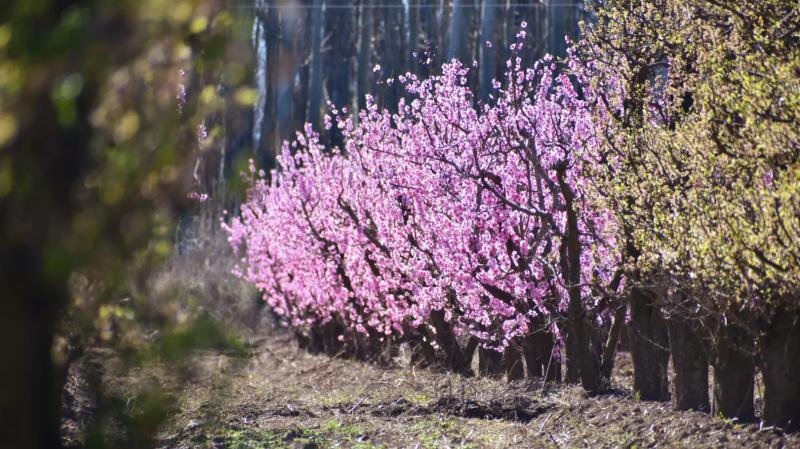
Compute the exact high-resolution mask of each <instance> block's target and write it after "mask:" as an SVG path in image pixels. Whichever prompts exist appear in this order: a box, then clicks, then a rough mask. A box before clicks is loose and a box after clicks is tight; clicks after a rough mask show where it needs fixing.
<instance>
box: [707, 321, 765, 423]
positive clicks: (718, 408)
mask: <svg viewBox="0 0 800 449" xmlns="http://www.w3.org/2000/svg"><path fill="white" fill-rule="evenodd" d="M716 337H717V342H716V354H715V360H714V387H713V397H712V403H711V414H712V415H714V416H723V417H725V418H738V419H739V420H740V421H750V420H753V419H754V418H755V411H754V408H753V377H754V375H755V361H754V358H753V339H752V337H750V336H749V335H748V334H747V332H746V331H745V330H744V329H742V328H740V327H737V326H734V325H728V326H723V325H720V327H719V329H718V332H717V336H716Z"/></svg>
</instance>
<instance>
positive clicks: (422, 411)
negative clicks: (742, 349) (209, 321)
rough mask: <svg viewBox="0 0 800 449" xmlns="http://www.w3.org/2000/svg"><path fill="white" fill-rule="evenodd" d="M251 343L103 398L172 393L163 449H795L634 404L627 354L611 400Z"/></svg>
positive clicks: (743, 430)
mask: <svg viewBox="0 0 800 449" xmlns="http://www.w3.org/2000/svg"><path fill="white" fill-rule="evenodd" d="M254 343H255V345H254V347H253V353H252V356H251V357H250V358H248V359H241V358H236V357H231V356H228V355H224V354H220V353H217V352H203V353H198V354H196V356H195V357H193V358H192V360H191V361H190V367H189V370H188V372H190V373H191V375H190V381H189V382H188V383H186V382H177V381H176V382H172V381H171V380H170V377H169V375H168V373H169V372H170V370H168V369H165V367H163V366H158V364H154V365H153V366H150V367H148V368H145V369H142V370H138V371H136V372H132V373H129V374H128V375H127V376H123V377H118V376H111V375H110V373H109V374H108V375H107V380H106V382H107V383H108V386H107V388H108V389H109V390H113V391H117V392H118V394H120V395H123V396H124V395H126V394H127V395H128V396H131V395H132V394H133V393H132V391H134V390H136V389H137V388H142V385H144V384H148V383H149V384H153V383H156V384H158V385H160V386H161V388H163V389H165V390H169V391H172V392H173V394H175V397H176V398H177V403H176V410H177V413H176V414H175V416H174V417H173V418H172V419H171V420H170V421H169V422H168V424H167V425H166V426H165V428H164V429H163V431H162V432H161V433H160V434H159V438H158V442H159V443H158V444H159V445H160V447H164V448H175V449H177V448H261V447H270V448H271V447H278V448H281V447H285V448H293V447H298V448H300V447H304V448H335V447H360V448H377V447H385V448H517V447H553V448H574V447H592V448H597V447H600V448H606V447H607V448H617V447H622V448H632V447H639V448H642V447H686V448H698V447H708V448H712V447H714V448H716V447H742V448H756V447H774V448H780V447H786V448H789V447H800V436H799V435H794V436H785V435H780V434H777V433H775V432H772V431H759V430H758V428H757V426H756V425H739V424H735V423H732V422H726V421H723V420H719V419H714V418H712V417H710V416H708V415H705V414H702V413H693V412H674V411H672V410H670V406H669V404H668V403H656V402H642V401H637V400H635V399H634V398H633V397H632V395H631V394H630V388H629V386H630V381H631V380H630V373H631V370H630V361H629V360H628V358H627V354H621V355H620V358H619V361H618V369H617V372H618V373H619V374H618V375H617V376H616V377H615V378H614V381H613V386H614V388H615V391H616V393H614V394H609V395H604V396H598V397H587V396H586V395H585V394H584V393H583V392H582V391H581V389H580V388H578V387H572V386H552V385H545V386H543V385H542V384H541V383H540V382H516V383H512V384H509V383H506V382H503V381H501V380H496V379H488V378H463V377H460V376H457V375H452V374H443V373H434V372H431V371H428V370H415V369H413V368H411V367H399V368H396V369H385V368H379V367H375V366H372V365H368V364H364V363H360V362H356V361H351V360H342V359H332V358H328V357H325V356H314V355H310V354H308V353H306V352H303V351H301V350H299V349H297V348H296V346H295V344H294V343H293V341H292V340H291V339H290V338H289V337H288V336H287V335H286V334H283V333H281V332H278V331H275V332H271V333H269V334H268V335H267V336H266V337H264V338H263V339H261V340H259V341H256V342H254ZM105 356H108V355H107V354H106V355H105ZM112 378H113V379H114V380H111V379H112Z"/></svg>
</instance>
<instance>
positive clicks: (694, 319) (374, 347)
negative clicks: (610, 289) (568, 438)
mask: <svg viewBox="0 0 800 449" xmlns="http://www.w3.org/2000/svg"><path fill="white" fill-rule="evenodd" d="M627 302H628V304H629V305H630V315H629V317H628V318H629V319H628V322H627V324H626V325H625V326H621V325H620V326H614V324H613V321H612V324H610V325H609V327H608V328H599V329H597V328H595V329H593V328H592V327H591V326H588V325H587V326H585V327H584V331H585V332H586V331H588V332H592V333H596V334H597V335H592V336H587V335H585V334H584V335H580V334H576V332H575V329H576V327H574V326H572V327H570V328H569V330H568V331H567V332H566V335H565V336H564V337H565V338H564V349H565V354H564V355H565V357H563V360H562V358H560V357H559V353H560V352H559V349H558V348H559V346H558V342H557V340H556V338H555V337H554V336H553V335H552V334H551V333H550V332H549V331H548V328H547V327H546V326H545V325H544V324H545V323H539V324H540V326H538V327H537V326H534V330H533V331H532V332H531V333H530V334H528V335H527V336H526V337H524V338H518V339H516V340H514V341H513V342H512V343H511V344H510V345H509V346H508V347H507V348H506V350H505V351H504V352H497V351H494V350H491V349H484V348H482V347H479V345H478V342H477V340H475V339H474V338H465V337H462V338H458V337H456V334H455V333H454V330H453V328H452V324H451V323H448V322H447V321H445V319H444V313H443V312H441V311H434V312H432V314H431V318H430V327H432V328H433V329H435V332H431V331H430V330H429V328H428V327H426V326H423V327H420V328H417V329H410V330H408V331H407V332H406V334H405V335H404V336H403V337H401V338H395V339H392V340H384V339H383V338H382V337H381V336H379V335H374V336H373V335H363V336H362V335H359V336H355V337H349V338H348V339H347V340H345V341H340V340H339V339H338V336H339V335H342V333H343V330H344V327H343V326H342V325H338V324H336V323H333V322H332V323H329V324H327V325H325V326H323V327H321V328H319V329H314V330H312V331H310V332H305V333H303V332H298V333H297V335H298V340H299V341H300V343H301V346H302V347H304V348H307V349H309V350H310V351H311V352H316V353H327V354H329V355H332V356H347V357H354V358H358V359H361V360H367V361H373V362H379V363H381V364H389V363H391V361H392V359H393V358H394V357H396V356H397V355H398V348H399V345H400V344H401V343H408V344H409V346H410V348H411V363H412V364H414V365H415V366H422V367H430V368H438V369H444V370H449V371H453V372H456V373H460V374H463V375H466V376H473V375H475V374H476V373H475V371H474V369H473V360H474V357H475V355H476V354H477V357H478V364H477V365H478V372H477V374H479V375H480V376H490V377H501V376H505V377H506V378H507V379H508V380H509V381H514V380H518V379H523V378H525V377H527V378H529V379H541V380H544V381H550V382H561V381H562V380H563V381H565V382H567V383H581V384H582V385H583V387H584V388H585V389H586V390H587V391H589V392H592V393H601V392H602V391H604V390H605V389H607V388H608V387H609V386H610V382H609V379H610V377H611V369H612V366H613V364H609V361H610V360H611V361H613V356H614V350H615V349H616V347H617V341H618V338H619V332H620V331H621V330H623V329H624V331H626V334H627V339H626V346H628V347H629V350H630V354H631V358H632V361H633V368H634V369H633V392H634V397H635V398H637V399H638V400H645V401H670V400H671V401H672V404H673V408H674V409H676V410H694V411H702V412H708V413H711V414H712V415H714V416H717V417H724V418H729V419H736V420H738V421H742V422H748V421H753V420H755V419H756V409H755V401H754V398H755V379H756V371H757V370H758V371H759V372H760V373H761V378H762V380H763V385H764V394H763V408H762V412H761V419H762V420H763V422H764V423H765V424H766V425H774V426H777V427H780V428H784V429H788V430H798V423H800V375H798V373H800V320H798V318H797V317H796V316H793V315H792V314H790V313H782V314H777V315H776V316H775V317H774V319H773V320H772V321H771V324H770V325H769V326H768V328H767V329H766V330H765V332H764V333H763V335H762V336H761V337H760V338H755V337H754V336H753V334H752V333H751V332H748V330H747V329H745V328H744V327H743V326H742V325H740V324H738V323H737V322H735V321H734V320H730V321H729V322H727V323H724V322H719V320H717V321H716V322H715V321H714V320H710V319H708V318H707V317H706V316H701V315H699V314H697V313H688V312H678V311H676V310H677V309H676V310H673V311H672V314H671V315H669V316H665V314H664V313H663V312H662V309H661V308H660V307H659V305H658V304H660V301H659V298H658V296H657V293H655V292H653V291H651V290H648V289H644V288H634V289H632V290H631V292H630V294H629V296H628V301H627ZM621 310H622V312H623V313H621V314H617V316H616V317H615V320H620V319H624V316H625V314H624V311H625V308H623V309H621ZM563 318H564V319H568V316H564V317H563ZM617 324H621V322H620V321H617ZM614 332H617V333H618V334H617V335H616V336H613V335H611V334H612V333H614ZM603 335H605V336H606V337H610V338H608V340H610V341H611V345H613V346H612V347H611V348H610V350H609V348H608V347H606V348H605V349H604V348H602V347H601V345H599V343H598V342H599V341H600V338H599V337H600V336H603ZM433 343H436V345H434V344H433ZM436 346H438V348H439V349H435V347H436ZM581 346H583V347H581ZM609 353H610V354H611V355H610V356H609V355H608V354H609ZM601 354H602V355H601ZM585 357H589V358H591V359H592V360H591V361H590V362H591V363H593V364H596V365H597V366H598V368H597V370H598V372H599V373H600V374H599V375H598V374H591V373H585V372H583V373H582V368H583V367H585V366H586V365H585V361H584V360H581V358H585ZM670 359H671V360H672V373H670V372H669V369H668V368H669V361H670ZM562 363H563V366H562ZM563 368H565V369H566V372H565V374H564V376H563V377H562V369H563ZM587 374H590V375H589V376H588V377H587ZM670 374H671V375H670ZM709 374H711V375H709ZM594 375H597V376H598V378H597V379H592V376H594Z"/></svg>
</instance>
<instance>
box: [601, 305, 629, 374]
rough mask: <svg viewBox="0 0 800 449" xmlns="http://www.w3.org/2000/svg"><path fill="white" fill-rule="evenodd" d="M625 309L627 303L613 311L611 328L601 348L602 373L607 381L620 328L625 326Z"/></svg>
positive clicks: (626, 308) (617, 343) (612, 365)
mask: <svg viewBox="0 0 800 449" xmlns="http://www.w3.org/2000/svg"><path fill="white" fill-rule="evenodd" d="M627 311H628V307H627V305H626V304H622V305H621V306H619V308H618V309H617V311H616V312H615V313H614V317H613V321H612V323H611V329H609V331H608V338H607V339H606V344H605V347H604V348H603V363H602V373H603V378H604V379H606V380H608V381H610V380H611V373H612V372H613V371H614V359H615V357H616V355H617V347H618V346H619V337H620V334H622V329H623V327H625V314H626V313H627Z"/></svg>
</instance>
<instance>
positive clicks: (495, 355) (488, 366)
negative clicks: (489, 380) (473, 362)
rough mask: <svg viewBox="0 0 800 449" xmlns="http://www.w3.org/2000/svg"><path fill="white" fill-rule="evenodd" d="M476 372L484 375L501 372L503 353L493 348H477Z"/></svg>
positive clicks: (499, 373)
mask: <svg viewBox="0 0 800 449" xmlns="http://www.w3.org/2000/svg"><path fill="white" fill-rule="evenodd" d="M478 372H479V373H480V375H481V376H482V377H483V376H486V377H497V376H501V375H502V374H503V353H502V352H497V351H495V350H494V349H486V348H478Z"/></svg>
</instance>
